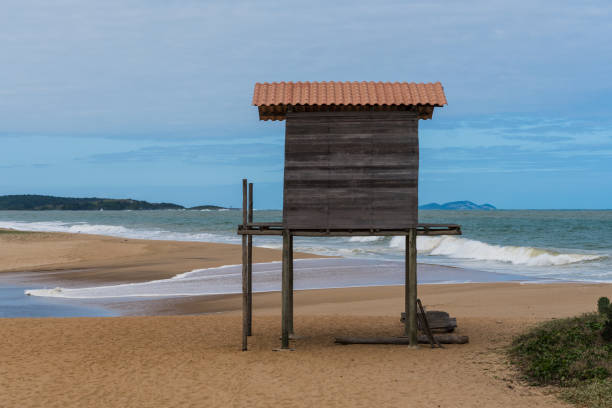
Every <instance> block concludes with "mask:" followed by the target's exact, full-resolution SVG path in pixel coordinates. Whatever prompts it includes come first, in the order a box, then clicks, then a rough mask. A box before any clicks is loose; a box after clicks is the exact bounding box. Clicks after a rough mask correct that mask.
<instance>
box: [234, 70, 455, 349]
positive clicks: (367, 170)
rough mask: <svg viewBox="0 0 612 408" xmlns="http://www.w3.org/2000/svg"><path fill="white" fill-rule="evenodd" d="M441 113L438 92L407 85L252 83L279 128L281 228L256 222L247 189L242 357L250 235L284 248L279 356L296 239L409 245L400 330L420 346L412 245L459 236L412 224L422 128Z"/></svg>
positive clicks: (264, 112) (289, 320)
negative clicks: (365, 239)
mask: <svg viewBox="0 0 612 408" xmlns="http://www.w3.org/2000/svg"><path fill="white" fill-rule="evenodd" d="M445 104H446V97H445V95H444V90H443V88H442V85H441V84H440V83H439V82H437V83H427V84H423V83H418V84H417V83H407V82H394V83H390V82H279V83H257V84H255V92H254V95H253V105H255V106H257V107H258V109H259V118H260V119H261V120H285V121H286V132H285V171H284V189H283V220H282V222H280V223H257V222H253V184H252V183H251V184H248V183H247V180H243V206H242V207H243V220H242V225H239V226H238V234H240V235H242V262H243V264H242V292H243V309H242V310H243V331H242V349H243V350H247V339H248V336H250V335H251V330H252V248H253V241H252V239H253V236H255V235H278V236H282V239H283V255H282V256H283V260H282V333H281V348H282V349H288V348H289V340H290V336H291V335H292V334H293V237H295V236H309V237H338V236H343V237H349V236H398V235H399V236H405V237H406V281H405V305H404V308H405V313H406V319H404V322H405V323H404V324H405V326H404V327H405V329H404V336H405V337H406V338H407V343H408V344H410V345H411V346H416V345H417V318H418V316H417V263H416V237H417V235H459V234H461V229H460V227H459V226H458V225H434V224H419V222H418V170H419V139H418V121H419V120H420V119H431V118H432V115H433V112H434V108H436V107H442V106H444V105H445Z"/></svg>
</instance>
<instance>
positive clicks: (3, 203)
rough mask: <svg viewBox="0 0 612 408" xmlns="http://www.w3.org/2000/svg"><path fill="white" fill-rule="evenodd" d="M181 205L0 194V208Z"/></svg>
mask: <svg viewBox="0 0 612 408" xmlns="http://www.w3.org/2000/svg"><path fill="white" fill-rule="evenodd" d="M222 208H223V207H218V206H216V205H201V206H198V207H193V208H190V209H193V210H202V209H207V210H219V209H222ZM182 209H185V207H183V206H182V205H178V204H172V203H149V202H147V201H139V200H131V199H114V198H97V197H91V198H72V197H54V196H44V195H31V194H23V195H5V196H0V210H80V211H83V210H85V211H86V210H182Z"/></svg>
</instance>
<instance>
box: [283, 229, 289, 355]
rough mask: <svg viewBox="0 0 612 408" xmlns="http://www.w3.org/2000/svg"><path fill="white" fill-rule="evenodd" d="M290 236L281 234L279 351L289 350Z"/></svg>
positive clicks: (285, 232) (284, 233)
mask: <svg viewBox="0 0 612 408" xmlns="http://www.w3.org/2000/svg"><path fill="white" fill-rule="evenodd" d="M289 241H290V235H289V231H288V230H285V231H284V232H283V275H282V281H283V282H282V294H281V295H282V333H281V349H288V348H289V325H290V322H291V317H290V315H289V312H290V308H289V303H290V300H291V298H290V295H289V292H290V291H291V287H290V281H289V251H290V242H289Z"/></svg>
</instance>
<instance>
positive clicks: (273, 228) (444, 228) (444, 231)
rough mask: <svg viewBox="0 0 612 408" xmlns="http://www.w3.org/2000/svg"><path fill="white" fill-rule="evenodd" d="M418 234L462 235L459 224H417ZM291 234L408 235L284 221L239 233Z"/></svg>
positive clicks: (252, 226) (240, 229)
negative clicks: (291, 224) (290, 226)
mask: <svg viewBox="0 0 612 408" xmlns="http://www.w3.org/2000/svg"><path fill="white" fill-rule="evenodd" d="M416 230H417V235H424V236H433V235H461V226H460V225H457V224H417V226H416ZM285 231H287V232H288V233H289V235H292V236H301V237H353V236H396V235H400V236H402V235H408V232H409V231H410V229H409V228H405V229H287V228H285V226H284V225H283V223H282V222H251V223H247V224H241V225H239V226H238V235H279V236H280V235H283V233H284V232H285Z"/></svg>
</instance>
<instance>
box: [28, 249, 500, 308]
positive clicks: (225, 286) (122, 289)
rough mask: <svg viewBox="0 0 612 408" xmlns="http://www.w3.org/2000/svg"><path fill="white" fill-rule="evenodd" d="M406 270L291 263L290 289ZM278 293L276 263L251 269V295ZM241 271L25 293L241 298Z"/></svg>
mask: <svg viewBox="0 0 612 408" xmlns="http://www.w3.org/2000/svg"><path fill="white" fill-rule="evenodd" d="M419 272H420V282H421V283H441V282H451V281H452V282H457V283H459V282H470V281H474V280H476V281H495V280H499V276H500V275H498V274H495V273H486V272H478V271H468V270H463V269H461V268H449V267H443V266H432V265H419ZM404 274H405V268H404V263H403V262H401V261H381V260H377V261H373V260H369V261H368V260H360V259H345V258H344V259H343V258H333V259H298V260H295V281H294V284H295V289H298V290H300V289H323V288H338V287H357V286H380V285H401V284H403V282H404ZM280 287H281V263H280V262H268V263H258V264H254V265H253V291H254V292H270V291H278V290H280ZM241 290H242V266H241V265H227V266H222V267H218V268H208V269H196V270H193V271H190V272H186V273H182V274H179V275H176V276H174V277H172V278H169V279H160V280H155V281H150V282H139V283H126V284H119V285H105V286H93V287H85V288H61V287H56V288H49V289H31V290H26V291H25V294H27V295H31V296H44V297H54V298H67V299H109V298H143V297H147V298H149V297H177V296H196V295H216V294H230V293H240V292H241Z"/></svg>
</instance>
